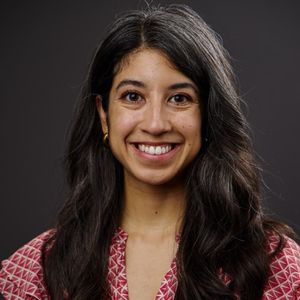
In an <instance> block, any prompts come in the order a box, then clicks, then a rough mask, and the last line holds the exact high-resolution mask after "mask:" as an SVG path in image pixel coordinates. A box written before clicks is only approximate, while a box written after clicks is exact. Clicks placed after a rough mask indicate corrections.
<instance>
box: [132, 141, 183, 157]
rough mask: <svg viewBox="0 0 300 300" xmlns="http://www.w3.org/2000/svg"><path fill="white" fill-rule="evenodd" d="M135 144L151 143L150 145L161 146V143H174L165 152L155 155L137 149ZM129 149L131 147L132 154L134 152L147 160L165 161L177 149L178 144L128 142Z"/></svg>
mask: <svg viewBox="0 0 300 300" xmlns="http://www.w3.org/2000/svg"><path fill="white" fill-rule="evenodd" d="M136 144H144V145H151V146H159V145H160V146H162V145H170V144H172V145H175V147H174V148H173V149H172V150H171V151H169V152H167V153H161V154H157V155H152V154H149V153H146V152H143V151H141V150H139V149H138V148H137V147H136V146H135V145H136ZM129 146H130V149H132V151H133V152H134V154H136V155H137V156H138V157H140V158H143V159H146V160H149V161H167V160H169V159H171V158H172V157H173V156H174V155H175V154H176V153H177V151H178V150H179V148H180V144H177V143H176V144H175V143H161V142H160V143H152V142H151V143H144V142H143V143H130V144H129Z"/></svg>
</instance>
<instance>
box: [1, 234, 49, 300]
mask: <svg viewBox="0 0 300 300" xmlns="http://www.w3.org/2000/svg"><path fill="white" fill-rule="evenodd" d="M53 232H54V231H53V230H48V231H46V232H44V233H42V234H41V235H39V236H38V237H36V238H34V239H33V240H32V241H30V242H29V243H28V244H26V245H24V246H23V247H21V248H20V249H19V250H17V251H16V252H15V253H14V254H12V255H11V256H10V257H9V258H8V259H6V260H4V261H2V263H1V266H2V268H1V270H0V293H1V294H2V295H3V296H4V299H8V300H20V299H23V300H24V299H25V300H31V299H32V300H33V299H35V300H36V299H37V300H50V297H49V296H48V294H47V291H46V287H45V285H44V280H43V277H44V276H43V268H42V263H41V260H42V259H41V258H42V248H43V245H44V243H45V241H46V240H47V239H49V238H50V237H51V235H53Z"/></svg>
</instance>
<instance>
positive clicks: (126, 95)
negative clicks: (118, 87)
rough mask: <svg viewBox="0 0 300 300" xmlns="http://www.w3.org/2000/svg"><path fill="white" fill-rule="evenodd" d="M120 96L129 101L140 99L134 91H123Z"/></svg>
mask: <svg viewBox="0 0 300 300" xmlns="http://www.w3.org/2000/svg"><path fill="white" fill-rule="evenodd" d="M121 98H123V99H125V100H127V101H129V102H138V101H140V100H141V99H142V97H141V96H140V95H139V94H138V93H136V92H125V93H124V94H122V96H121Z"/></svg>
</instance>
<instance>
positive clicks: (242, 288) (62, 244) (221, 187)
mask: <svg viewBox="0 0 300 300" xmlns="http://www.w3.org/2000/svg"><path fill="white" fill-rule="evenodd" d="M143 47H147V48H152V49H159V50H160V51H162V52H163V53H164V54H166V56H167V57H168V58H169V60H170V61H171V62H172V63H173V64H174V65H175V66H176V67H177V68H178V70H180V71H181V72H182V73H183V74H185V75H186V76H187V77H189V78H190V79H191V80H193V82H194V83H195V84H196V85H197V87H198V89H199V91H200V94H201V101H202V102H203V110H204V113H203V126H202V131H203V132H202V137H203V139H204V142H203V145H202V148H201V150H200V152H199V153H198V154H197V156H196V158H195V159H194V161H193V162H192V163H191V164H190V166H188V170H187V172H186V174H188V175H187V177H186V185H185V186H186V192H187V193H186V194H187V199H186V201H187V205H186V211H185V215H184V219H183V225H182V231H181V238H180V243H179V248H178V252H177V267H178V288H177V292H176V299H180V300H187V299H188V300H191V299H236V295H237V294H238V295H239V296H240V297H241V299H259V298H260V297H261V296H262V293H263V288H264V284H265V282H266V279H267V275H268V270H269V263H270V257H269V255H268V253H267V239H268V234H269V233H270V232H272V231H275V232H277V233H278V235H279V236H280V237H281V240H282V241H283V238H282V232H283V230H282V229H281V227H280V224H277V223H276V222H271V221H268V220H266V218H265V217H264V215H263V212H262V208H261V203H260V202H261V192H260V189H261V175H260V170H259V168H258V167H257V164H256V162H255V159H254V154H253V150H252V143H251V139H250V134H249V129H248V125H247V122H246V120H245V117H244V115H243V113H242V107H241V103H242V102H241V99H240V97H239V95H238V92H237V85H236V80H235V76H234V73H233V71H232V68H231V65H230V57H229V55H228V53H227V51H226V50H225V49H224V48H223V46H222V43H221V42H220V40H219V38H218V36H217V35H216V34H215V33H214V31H213V30H212V29H211V28H210V27H209V26H208V25H207V24H206V23H205V22H204V21H203V20H202V19H201V17H199V15H198V14H197V13H196V12H194V11H193V10H192V9H190V8H189V7H187V6H184V5H170V6H167V7H155V8H147V9H146V10H140V11H131V12H127V13H125V14H123V15H121V16H120V17H119V18H118V19H117V20H116V21H115V22H114V23H113V24H112V26H111V27H110V30H109V32H108V33H107V35H106V37H105V39H104V40H103V41H102V42H101V44H100V46H99V47H98V49H97V50H96V53H95V56H94V58H93V60H92V63H91V65H90V67H89V71H88V75H87V79H86V81H85V84H84V87H83V90H82V96H81V98H80V101H79V102H78V105H77V109H76V112H75V117H74V120H73V122H72V127H71V128H72V129H71V131H70V137H69V142H68V147H67V151H66V156H65V168H66V174H67V179H68V184H69V194H68V197H67V200H66V202H65V204H64V206H63V208H62V210H61V211H60V213H59V216H58V220H57V224H56V228H55V234H54V235H53V237H52V238H51V239H50V240H49V241H48V243H47V244H46V245H45V253H46V248H47V247H48V248H49V245H51V248H50V250H49V251H47V255H46V254H45V255H44V258H43V261H44V271H45V282H46V284H47V287H48V290H49V293H50V295H51V298H52V299H54V300H56V299H62V298H63V297H64V295H65V294H66V293H67V294H68V296H69V298H70V299H74V300H79V299H80V300H82V299H107V298H108V297H109V286H108V283H107V272H108V254H109V246H110V243H111V239H112V237H113V235H114V233H115V231H116V229H117V227H118V226H119V222H120V215H121V211H122V194H123V169H122V166H121V165H120V163H119V162H118V161H117V160H116V159H115V158H114V156H113V154H112V152H111V151H110V149H109V148H108V147H106V146H105V145H104V144H103V142H102V138H103V133H102V129H101V123H100V119H99V115H98V112H97V110H96V100H95V96H96V95H101V97H102V101H103V106H104V109H105V110H106V111H107V110H108V106H109V101H108V100H109V91H110V89H111V86H112V81H113V78H114V75H115V74H116V72H117V71H118V68H119V66H120V64H121V63H122V61H123V60H124V59H125V58H126V56H127V55H128V54H129V53H131V52H132V51H134V50H137V49H139V48H143ZM199 130H200V128H199ZM48 248H47V249H48ZM221 274H227V276H229V277H230V278H231V282H230V284H228V285H226V284H224V281H223V280H222V276H221Z"/></svg>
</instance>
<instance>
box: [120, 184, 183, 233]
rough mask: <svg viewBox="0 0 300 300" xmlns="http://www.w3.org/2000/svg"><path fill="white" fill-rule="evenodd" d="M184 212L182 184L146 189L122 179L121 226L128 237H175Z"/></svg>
mask: <svg viewBox="0 0 300 300" xmlns="http://www.w3.org/2000/svg"><path fill="white" fill-rule="evenodd" d="M184 210H185V191H184V186H183V185H182V184H178V183H177V184H164V185H148V184H143V183H141V182H137V181H134V180H128V179H126V178H125V182H124V207H123V212H122V219H121V226H122V228H123V229H124V230H125V231H126V232H128V233H129V234H135V235H147V236H149V235H152V236H169V235H174V234H177V233H179V231H180V227H181V221H182V218H183V214H184Z"/></svg>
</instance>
